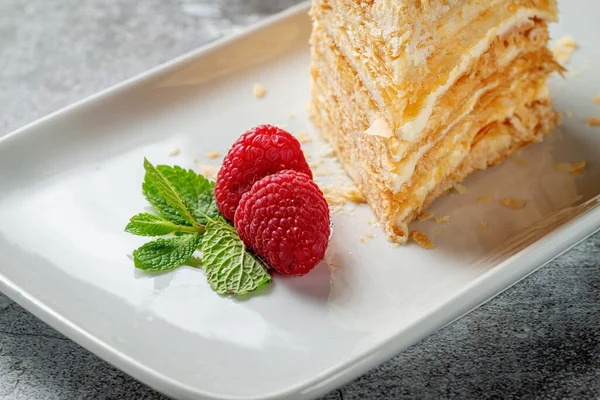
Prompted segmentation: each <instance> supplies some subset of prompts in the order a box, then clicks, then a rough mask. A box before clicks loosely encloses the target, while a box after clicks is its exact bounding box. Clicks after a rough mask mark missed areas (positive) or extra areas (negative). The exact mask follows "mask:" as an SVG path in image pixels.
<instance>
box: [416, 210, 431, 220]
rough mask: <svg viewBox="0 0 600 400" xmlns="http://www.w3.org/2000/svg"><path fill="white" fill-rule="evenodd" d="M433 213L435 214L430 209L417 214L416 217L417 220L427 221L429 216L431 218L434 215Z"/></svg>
mask: <svg viewBox="0 0 600 400" xmlns="http://www.w3.org/2000/svg"><path fill="white" fill-rule="evenodd" d="M434 215H435V214H434V213H432V212H431V211H428V212H426V213H424V214H421V215H419V216H418V217H417V219H418V220H419V221H427V220H428V219H431V218H433V216H434Z"/></svg>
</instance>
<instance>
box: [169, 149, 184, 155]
mask: <svg viewBox="0 0 600 400" xmlns="http://www.w3.org/2000/svg"><path fill="white" fill-rule="evenodd" d="M179 154H181V150H180V149H179V147H175V148H174V149H173V150H171V151H170V152H169V157H175V156H178V155H179Z"/></svg>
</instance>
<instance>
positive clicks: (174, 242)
mask: <svg viewBox="0 0 600 400" xmlns="http://www.w3.org/2000/svg"><path fill="white" fill-rule="evenodd" d="M200 241H201V236H200V235H199V234H190V235H183V236H177V237H173V238H169V239H156V240H154V241H152V242H149V243H146V244H145V245H143V246H142V247H140V248H139V249H137V250H135V251H134V252H133V263H134V265H135V266H136V268H139V269H143V270H146V271H152V272H158V271H167V270H170V269H173V268H177V267H180V266H182V265H184V264H185V263H187V262H188V261H189V260H190V259H191V258H192V255H193V254H194V251H196V249H197V248H198V246H199V245H200Z"/></svg>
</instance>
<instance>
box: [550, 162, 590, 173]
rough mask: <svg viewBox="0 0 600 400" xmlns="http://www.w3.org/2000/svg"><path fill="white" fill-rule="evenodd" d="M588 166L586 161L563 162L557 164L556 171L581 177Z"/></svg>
mask: <svg viewBox="0 0 600 400" xmlns="http://www.w3.org/2000/svg"><path fill="white" fill-rule="evenodd" d="M586 166H587V163H586V162H585V161H578V162H574V163H569V162H562V163H558V164H556V170H557V171H560V172H568V173H571V174H573V175H579V174H581V173H582V172H583V171H584V170H585V167H586Z"/></svg>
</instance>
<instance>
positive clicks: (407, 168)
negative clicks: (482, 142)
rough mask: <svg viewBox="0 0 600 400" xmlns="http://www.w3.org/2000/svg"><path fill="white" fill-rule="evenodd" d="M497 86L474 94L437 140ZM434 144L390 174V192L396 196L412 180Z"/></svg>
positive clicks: (419, 151) (412, 155)
mask: <svg viewBox="0 0 600 400" xmlns="http://www.w3.org/2000/svg"><path fill="white" fill-rule="evenodd" d="M497 86H498V85H489V86H486V87H484V88H482V89H479V90H478V91H477V92H475V94H474V95H473V97H472V98H471V99H470V100H469V103H470V104H469V107H468V108H467V109H466V110H465V111H464V112H463V113H462V114H460V115H459V117H458V118H456V119H455V120H454V122H452V123H451V124H450V125H448V126H447V127H446V129H445V130H444V131H443V132H442V134H441V135H440V139H439V140H443V139H444V137H445V136H446V134H447V133H448V132H450V131H451V130H452V129H453V128H454V127H455V126H456V125H457V124H458V123H460V122H461V121H462V120H463V119H465V117H466V116H467V115H469V114H471V113H472V112H473V110H474V109H475V106H476V105H477V102H478V101H479V99H480V98H481V96H482V95H483V94H484V93H486V92H487V91H489V90H492V89H494V88H495V87H497ZM435 143H436V141H432V142H430V143H427V144H425V145H423V146H421V147H420V148H419V150H417V151H416V152H414V153H413V154H411V155H410V156H409V157H408V160H406V161H404V162H403V163H402V164H403V165H402V167H401V168H400V169H399V170H398V171H396V172H394V173H393V174H392V191H393V193H394V194H396V193H398V192H399V191H400V189H401V188H402V185H404V184H405V183H406V182H410V179H411V178H412V176H413V174H414V172H415V168H416V167H417V163H418V162H419V160H420V159H421V158H422V157H423V155H424V154H425V153H426V152H428V151H429V149H431V147H433V145H434V144H435Z"/></svg>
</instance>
